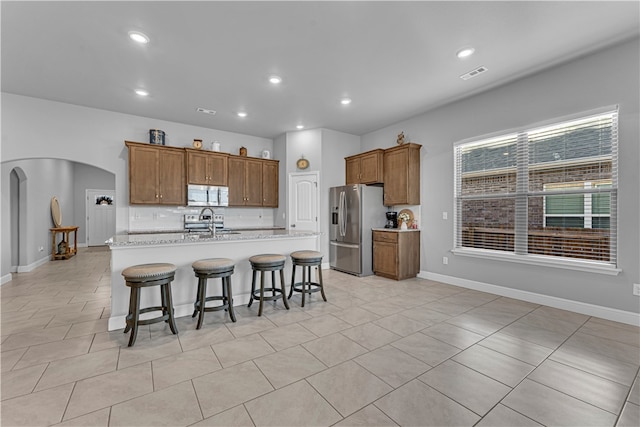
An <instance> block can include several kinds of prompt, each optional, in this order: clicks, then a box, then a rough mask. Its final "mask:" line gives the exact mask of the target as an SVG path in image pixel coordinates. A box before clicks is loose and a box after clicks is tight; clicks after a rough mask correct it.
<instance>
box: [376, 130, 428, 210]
mask: <svg viewBox="0 0 640 427" xmlns="http://www.w3.org/2000/svg"><path fill="white" fill-rule="evenodd" d="M420 148H422V146H421V145H419V144H414V143H407V144H403V145H399V146H397V147H393V148H389V149H386V150H384V204H385V206H393V205H419V204H420Z"/></svg>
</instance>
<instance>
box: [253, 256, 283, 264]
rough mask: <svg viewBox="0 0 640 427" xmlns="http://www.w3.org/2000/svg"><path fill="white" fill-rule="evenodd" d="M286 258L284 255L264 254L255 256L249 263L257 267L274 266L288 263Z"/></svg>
mask: <svg viewBox="0 0 640 427" xmlns="http://www.w3.org/2000/svg"><path fill="white" fill-rule="evenodd" d="M286 259H287V258H286V257H285V256H284V255H278V254H262V255H254V256H252V257H251V258H249V262H251V264H255V265H272V264H278V263H281V262H285V261H286Z"/></svg>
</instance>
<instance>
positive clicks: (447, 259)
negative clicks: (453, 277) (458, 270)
mask: <svg viewBox="0 0 640 427" xmlns="http://www.w3.org/2000/svg"><path fill="white" fill-rule="evenodd" d="M442 263H443V264H444V265H447V264H449V258H447V257H446V256H443V257H442Z"/></svg>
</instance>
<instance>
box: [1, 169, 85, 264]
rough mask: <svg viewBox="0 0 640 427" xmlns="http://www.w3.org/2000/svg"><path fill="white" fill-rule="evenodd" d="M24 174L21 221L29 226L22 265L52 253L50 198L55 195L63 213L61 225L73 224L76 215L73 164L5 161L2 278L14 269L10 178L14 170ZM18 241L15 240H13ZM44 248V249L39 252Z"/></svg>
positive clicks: (13, 201) (20, 261) (22, 255)
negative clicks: (12, 264)
mask: <svg viewBox="0 0 640 427" xmlns="http://www.w3.org/2000/svg"><path fill="white" fill-rule="evenodd" d="M18 168H19V169H20V170H21V172H22V173H23V174H24V177H25V181H24V183H23V184H24V185H22V186H21V190H22V189H24V191H21V192H20V197H21V198H23V199H24V201H23V203H22V204H21V206H24V207H25V208H26V209H25V210H24V212H23V211H21V212H20V220H21V221H22V222H23V223H24V224H25V225H26V227H24V229H23V233H22V234H23V235H22V236H21V237H20V242H21V244H22V245H21V248H20V249H21V250H20V254H19V258H20V259H19V265H17V267H23V268H24V267H26V266H29V265H32V264H35V263H37V262H39V261H41V260H43V259H46V258H47V257H48V256H49V255H50V254H51V240H50V239H51V233H50V231H49V229H50V228H51V227H53V220H52V218H51V198H52V197H53V196H56V197H57V198H58V200H59V202H60V207H61V210H62V225H72V224H73V223H74V215H73V163H72V162H69V161H66V160H56V159H31V160H19V161H14V162H3V163H2V165H1V167H0V174H1V176H2V184H1V185H2V276H6V275H7V274H8V273H9V272H10V270H11V267H12V266H11V258H12V256H11V242H12V240H13V238H14V237H15V236H13V234H15V232H16V231H17V230H15V229H14V228H13V227H11V215H10V214H9V212H10V209H11V207H12V206H13V207H15V205H16V203H17V200H11V194H12V192H11V189H10V183H11V179H10V175H11V172H12V171H13V170H14V169H18ZM14 241H15V240H14ZM40 248H42V250H40Z"/></svg>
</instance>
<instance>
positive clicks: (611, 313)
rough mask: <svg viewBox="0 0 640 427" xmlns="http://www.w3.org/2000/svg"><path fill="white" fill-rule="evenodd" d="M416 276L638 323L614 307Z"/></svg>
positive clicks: (442, 277) (424, 273)
mask: <svg viewBox="0 0 640 427" xmlns="http://www.w3.org/2000/svg"><path fill="white" fill-rule="evenodd" d="M418 277H420V278H422V279H427V280H433V281H436V282H442V283H447V284H449V285H455V286H460V287H463V288H467V289H474V290H477V291H482V292H489V293H492V294H496V295H500V296H504V297H509V298H515V299H519V300H523V301H528V302H532V303H535V304H542V305H546V306H549V307H553V308H559V309H561V310H568V311H573V312H576V313H580V314H586V315H587V316H595V317H600V318H602V319H607V320H612V321H614V322H620V323H627V324H629V325H634V326H639V325H640V313H633V312H631V311H624V310H618V309H615V308H609V307H603V306H600V305H595V304H588V303H584V302H580V301H573V300H568V299H564V298H558V297H554V296H549V295H543V294H537V293H534V292H529V291H522V290H519V289H512V288H506V287H504V286H498V285H491V284H489V283H483V282H477V281H475V280H468V279H461V278H459V277H453V276H446V275H444V274H437V273H430V272H428V271H421V272H420V274H418Z"/></svg>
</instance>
